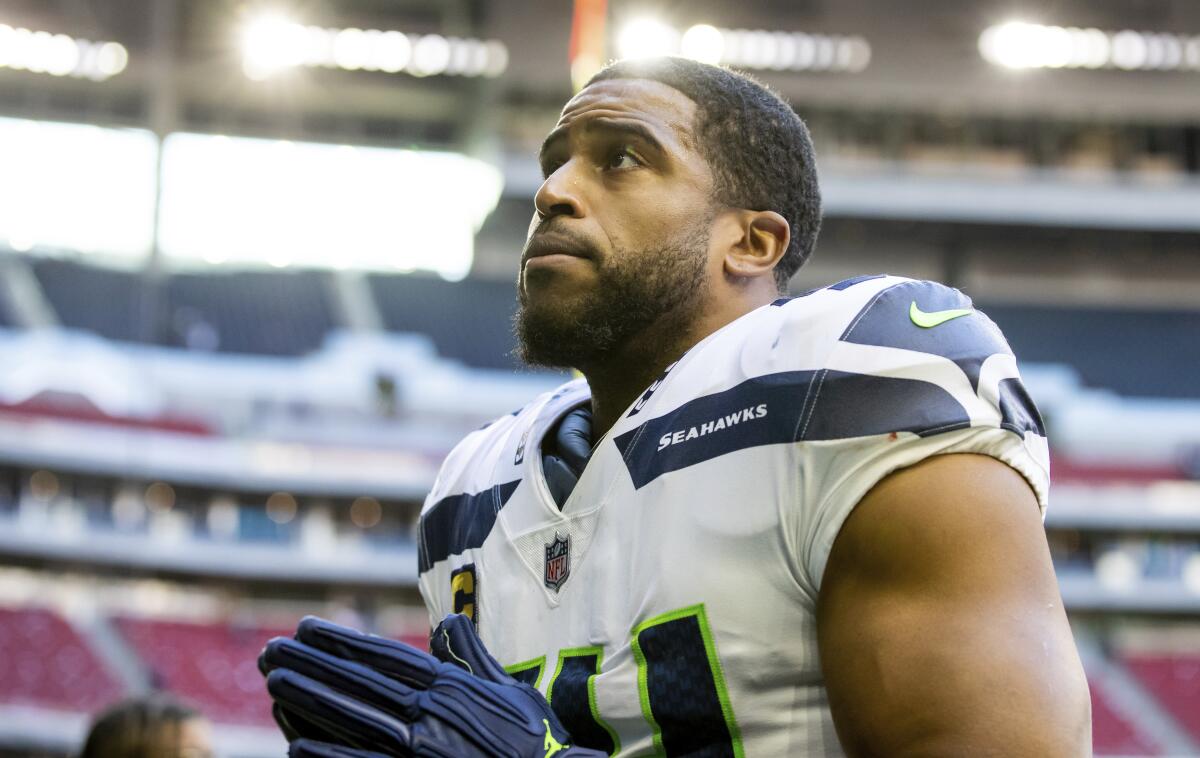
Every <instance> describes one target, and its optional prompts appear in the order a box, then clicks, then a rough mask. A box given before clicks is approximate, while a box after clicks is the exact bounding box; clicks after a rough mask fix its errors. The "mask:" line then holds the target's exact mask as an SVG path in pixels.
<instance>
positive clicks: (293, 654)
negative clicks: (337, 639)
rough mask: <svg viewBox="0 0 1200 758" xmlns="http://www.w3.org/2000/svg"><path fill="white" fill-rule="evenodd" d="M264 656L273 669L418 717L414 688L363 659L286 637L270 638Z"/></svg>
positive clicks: (395, 712)
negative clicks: (342, 655) (298, 675)
mask: <svg viewBox="0 0 1200 758" xmlns="http://www.w3.org/2000/svg"><path fill="white" fill-rule="evenodd" d="M263 656H264V658H265V659H266V661H267V664H268V665H269V666H270V667H271V669H272V673H274V672H275V671H279V670H284V669H286V670H290V671H294V672H296V673H299V674H302V675H304V676H305V677H307V678H309V679H313V680H315V681H317V682H320V683H322V684H324V685H326V686H327V687H331V688H333V689H335V690H337V691H338V692H341V693H344V694H346V695H349V696H350V697H353V698H357V699H358V700H361V701H363V702H365V703H368V704H370V705H371V706H374V707H376V708H380V709H383V710H384V711H386V712H388V713H389V714H391V715H393V716H397V717H399V718H401V719H403V720H406V721H412V720H414V719H416V718H417V715H418V712H419V706H418V703H417V691H416V690H415V689H413V688H412V687H409V686H408V685H406V684H404V683H403V682H400V681H397V680H395V679H392V678H391V677H389V676H387V675H385V674H381V673H379V672H378V671H376V670H374V669H372V668H369V667H368V666H364V665H363V664H361V663H356V662H354V661H349V660H346V659H344V658H338V657H337V656H335V655H331V654H330V653H327V652H325V651H323V650H318V649H316V648H314V647H312V646H310V645H306V644H304V643H303V642H299V641H297V640H289V639H287V638H286V637H278V638H276V639H273V640H271V641H270V642H268V643H267V647H266V650H265V651H264V653H263ZM268 678H269V675H268Z"/></svg>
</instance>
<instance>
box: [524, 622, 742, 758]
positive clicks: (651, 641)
mask: <svg viewBox="0 0 1200 758" xmlns="http://www.w3.org/2000/svg"><path fill="white" fill-rule="evenodd" d="M632 636H633V640H632V642H633V656H634V660H636V661H637V670H638V696H639V699H640V700H641V705H642V715H643V716H644V717H645V719H646V722H647V723H648V724H649V725H650V728H651V730H652V732H653V735H654V750H655V752H656V753H657V754H658V755H688V756H697V757H698V758H743V751H742V739H741V734H740V732H739V731H738V726H737V720H736V719H735V718H734V715H733V708H732V707H731V706H730V704H729V694H728V691H727V690H726V687H725V677H724V675H723V674H722V673H721V663H720V661H719V660H718V658H717V651H716V648H715V647H714V646H713V641H712V633H711V631H710V630H709V627H708V617H707V615H706V614H705V612H704V605H703V604H700V605H694V606H691V607H690V608H683V609H681V610H678V611H672V612H670V613H665V614H663V615H661V616H656V617H654V618H652V619H649V620H647V621H644V622H642V623H641V624H638V625H637V626H636V627H634V629H633V635H632ZM603 656H604V652H603V650H602V649H601V648H599V647H583V648H571V649H568V650H560V651H559V652H558V666H557V667H556V668H555V670H554V676H553V677H552V678H551V680H550V684H549V686H548V687H547V688H546V699H547V700H549V701H550V703H551V705H553V706H554V712H555V713H557V714H558V717H559V718H560V719H562V722H563V726H565V727H566V728H567V730H568V731H570V733H571V736H572V737H573V738H574V739H575V740H577V741H578V742H579V744H581V745H587V746H588V747H592V748H595V749H597V750H605V751H607V752H608V753H609V754H613V753H616V752H617V751H618V750H619V749H620V747H621V745H620V741H619V740H618V738H617V734H616V732H614V731H613V730H612V729H611V728H610V727H609V726H608V725H607V724H605V723H604V721H603V720H602V719H601V718H600V713H599V711H598V710H597V707H596V684H595V677H596V674H598V673H600V664H601V662H602V661H603ZM545 664H546V658H545V657H541V658H536V659H534V660H532V661H526V662H524V663H518V664H516V665H514V666H510V667H508V672H509V673H510V674H512V675H513V676H514V677H515V678H517V679H520V680H521V681H523V682H525V683H526V684H529V685H530V686H533V687H537V686H538V685H539V684H540V683H541V679H542V674H543V672H544V669H545Z"/></svg>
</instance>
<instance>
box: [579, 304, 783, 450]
mask: <svg viewBox="0 0 1200 758" xmlns="http://www.w3.org/2000/svg"><path fill="white" fill-rule="evenodd" d="M773 299H774V298H769V299H766V300H762V302H759V301H758V300H757V299H756V300H754V301H738V302H737V303H732V304H729V305H728V306H726V307H710V308H709V309H707V310H701V312H700V313H699V314H698V315H697V316H696V317H695V318H693V319H691V321H690V322H689V323H687V324H685V325H684V326H683V327H682V328H680V325H679V324H678V323H675V322H674V320H673V319H663V320H661V321H659V322H658V323H656V324H655V325H654V326H651V327H650V328H648V329H646V330H645V331H644V332H642V333H641V334H638V335H637V336H635V337H633V338H632V339H630V340H629V341H628V342H627V343H626V344H625V345H622V346H621V347H620V348H619V349H617V350H614V351H613V352H611V353H608V354H606V355H604V356H602V357H600V358H598V359H597V360H596V361H594V362H591V363H589V364H588V365H587V366H580V367H579V370H580V371H581V372H583V375H584V376H585V377H586V378H587V382H588V386H589V387H590V388H591V392H592V439H593V441H596V440H599V439H600V438H601V437H603V436H604V435H605V434H607V433H608V430H609V429H611V428H612V427H613V425H614V424H616V423H617V420H618V419H620V418H621V414H623V413H624V412H625V409H626V408H628V407H629V406H630V404H632V403H633V401H634V400H635V399H637V397H638V396H639V395H641V394H642V393H643V392H645V391H646V388H647V387H649V386H650V384H651V383H652V382H653V381H654V380H655V379H657V378H658V376H659V375H660V374H662V372H663V371H665V370H666V368H667V366H670V365H671V364H672V363H674V362H675V361H677V360H679V359H680V358H681V357H682V356H683V354H684V353H686V352H687V351H688V350H690V349H691V348H692V347H693V346H694V345H695V344H696V343H698V342H700V340H702V339H704V338H705V337H707V336H708V335H710V334H712V333H713V332H715V331H717V330H718V329H720V328H721V327H723V326H725V325H726V324H729V323H730V322H732V321H735V320H737V319H739V318H741V317H742V316H744V315H746V314H747V313H749V312H750V311H752V310H754V309H756V308H758V307H759V306H762V305H766V304H767V303H769V302H771V300H773ZM707 305H709V306H711V304H707Z"/></svg>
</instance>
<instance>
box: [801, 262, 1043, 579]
mask: <svg viewBox="0 0 1200 758" xmlns="http://www.w3.org/2000/svg"><path fill="white" fill-rule="evenodd" d="M811 394H812V397H811V398H809V399H807V401H806V404H805V405H806V407H805V412H804V415H803V417H802V419H801V427H800V429H799V430H798V432H799V433H798V441H799V443H800V444H799V445H798V446H797V451H798V455H799V461H798V465H799V475H800V488H799V489H800V492H799V496H800V498H801V505H800V507H799V508H797V509H796V511H795V516H796V519H797V522H796V523H795V528H796V531H795V533H794V534H793V539H794V550H795V552H796V559H797V564H798V565H797V567H796V568H797V569H798V571H799V572H800V574H801V576H802V578H803V580H804V581H805V583H807V584H809V585H810V589H811V591H812V592H813V593H814V594H815V593H816V592H817V591H819V589H820V584H821V578H822V575H823V574H824V571H825V564H826V561H827V560H828V558H829V552H830V550H831V548H832V547H833V541H834V539H835V538H836V537H837V534H838V532H839V530H840V529H841V527H842V524H843V523H844V522H845V520H846V518H847V517H848V516H849V515H850V513H851V511H852V510H853V509H854V506H855V505H857V504H858V502H859V501H860V500H861V499H862V498H863V496H864V495H866V494H867V492H869V491H870V490H871V488H872V487H874V486H875V484H877V483H878V482H879V481H880V480H881V479H883V478H884V477H885V476H887V475H888V474H890V473H892V472H893V471H896V470H898V469H901V468H905V467H907V466H912V465H914V464H916V463H918V462H920V461H921V460H924V459H926V458H929V457H930V456H934V455H944V454H947V453H977V454H981V455H987V456H991V457H993V458H996V459H997V460H1000V461H1002V462H1004V463H1005V464H1007V465H1008V466H1010V467H1012V468H1013V469H1015V470H1016V471H1017V472H1019V473H1020V474H1021V475H1022V476H1023V477H1024V478H1025V479H1026V480H1027V481H1028V482H1029V485H1030V487H1031V488H1032V490H1033V492H1034V493H1035V495H1036V496H1037V501H1038V505H1039V507H1040V508H1041V510H1042V513H1043V514H1044V513H1045V507H1046V503H1047V496H1048V490H1049V483H1050V480H1049V454H1048V449H1047V445H1046V434H1045V429H1044V426H1043V424H1042V419H1041V416H1040V415H1039V413H1038V410H1037V408H1036V407H1035V406H1034V404H1033V401H1032V399H1031V398H1030V397H1029V394H1028V392H1026V390H1025V387H1024V385H1023V384H1022V383H1021V378H1020V374H1019V372H1018V370H1017V363H1016V358H1015V357H1014V356H1013V353H1012V350H1011V349H1010V348H1009V346H1008V343H1007V342H1006V341H1005V339H1004V337H1003V335H1002V334H1001V333H1000V330H999V329H998V328H997V327H996V325H995V324H994V323H992V321H991V320H990V319H988V318H987V316H985V315H984V314H983V313H981V312H979V311H977V310H975V309H974V308H973V306H972V303H971V301H970V299H969V298H967V297H966V296H965V295H963V294H962V293H961V292H959V291H958V290H955V289H951V288H949V287H945V286H943V285H940V284H935V283H933V282H922V281H911V280H904V281H902V282H901V283H899V284H897V285H894V286H891V287H889V288H887V289H884V290H882V291H880V292H879V293H878V294H876V295H875V296H874V297H873V298H872V299H871V301H870V302H868V303H867V305H866V306H865V307H863V308H862V309H861V310H860V311H859V312H858V313H857V314H856V315H855V317H854V318H853V319H851V320H850V322H849V324H848V325H847V327H846V328H845V331H844V332H843V333H842V334H841V336H840V337H839V338H838V339H837V340H836V341H835V342H834V343H833V344H832V346H831V347H830V349H829V354H828V356H827V358H826V359H825V361H824V366H823V368H822V371H821V375H820V376H819V377H818V378H817V380H816V381H815V382H814V385H813V388H812V390H811Z"/></svg>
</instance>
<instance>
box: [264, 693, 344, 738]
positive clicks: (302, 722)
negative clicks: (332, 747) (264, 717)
mask: <svg viewBox="0 0 1200 758" xmlns="http://www.w3.org/2000/svg"><path fill="white" fill-rule="evenodd" d="M271 716H272V717H273V718H274V719H275V723H276V724H278V725H279V730H280V731H281V732H283V736H284V738H285V739H287V741H288V742H292V741H293V740H298V739H310V740H326V741H328V740H332V739H337V738H336V736H335V735H332V734H330V733H329V732H328V731H327V730H325V729H322V728H321V727H320V726H318V725H316V724H314V723H312V722H311V721H308V720H307V719H305V718H304V717H303V716H301V715H300V714H298V713H296V712H295V711H289V710H288V709H287V708H284V707H283V706H282V705H280V704H279V703H272V704H271Z"/></svg>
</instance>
